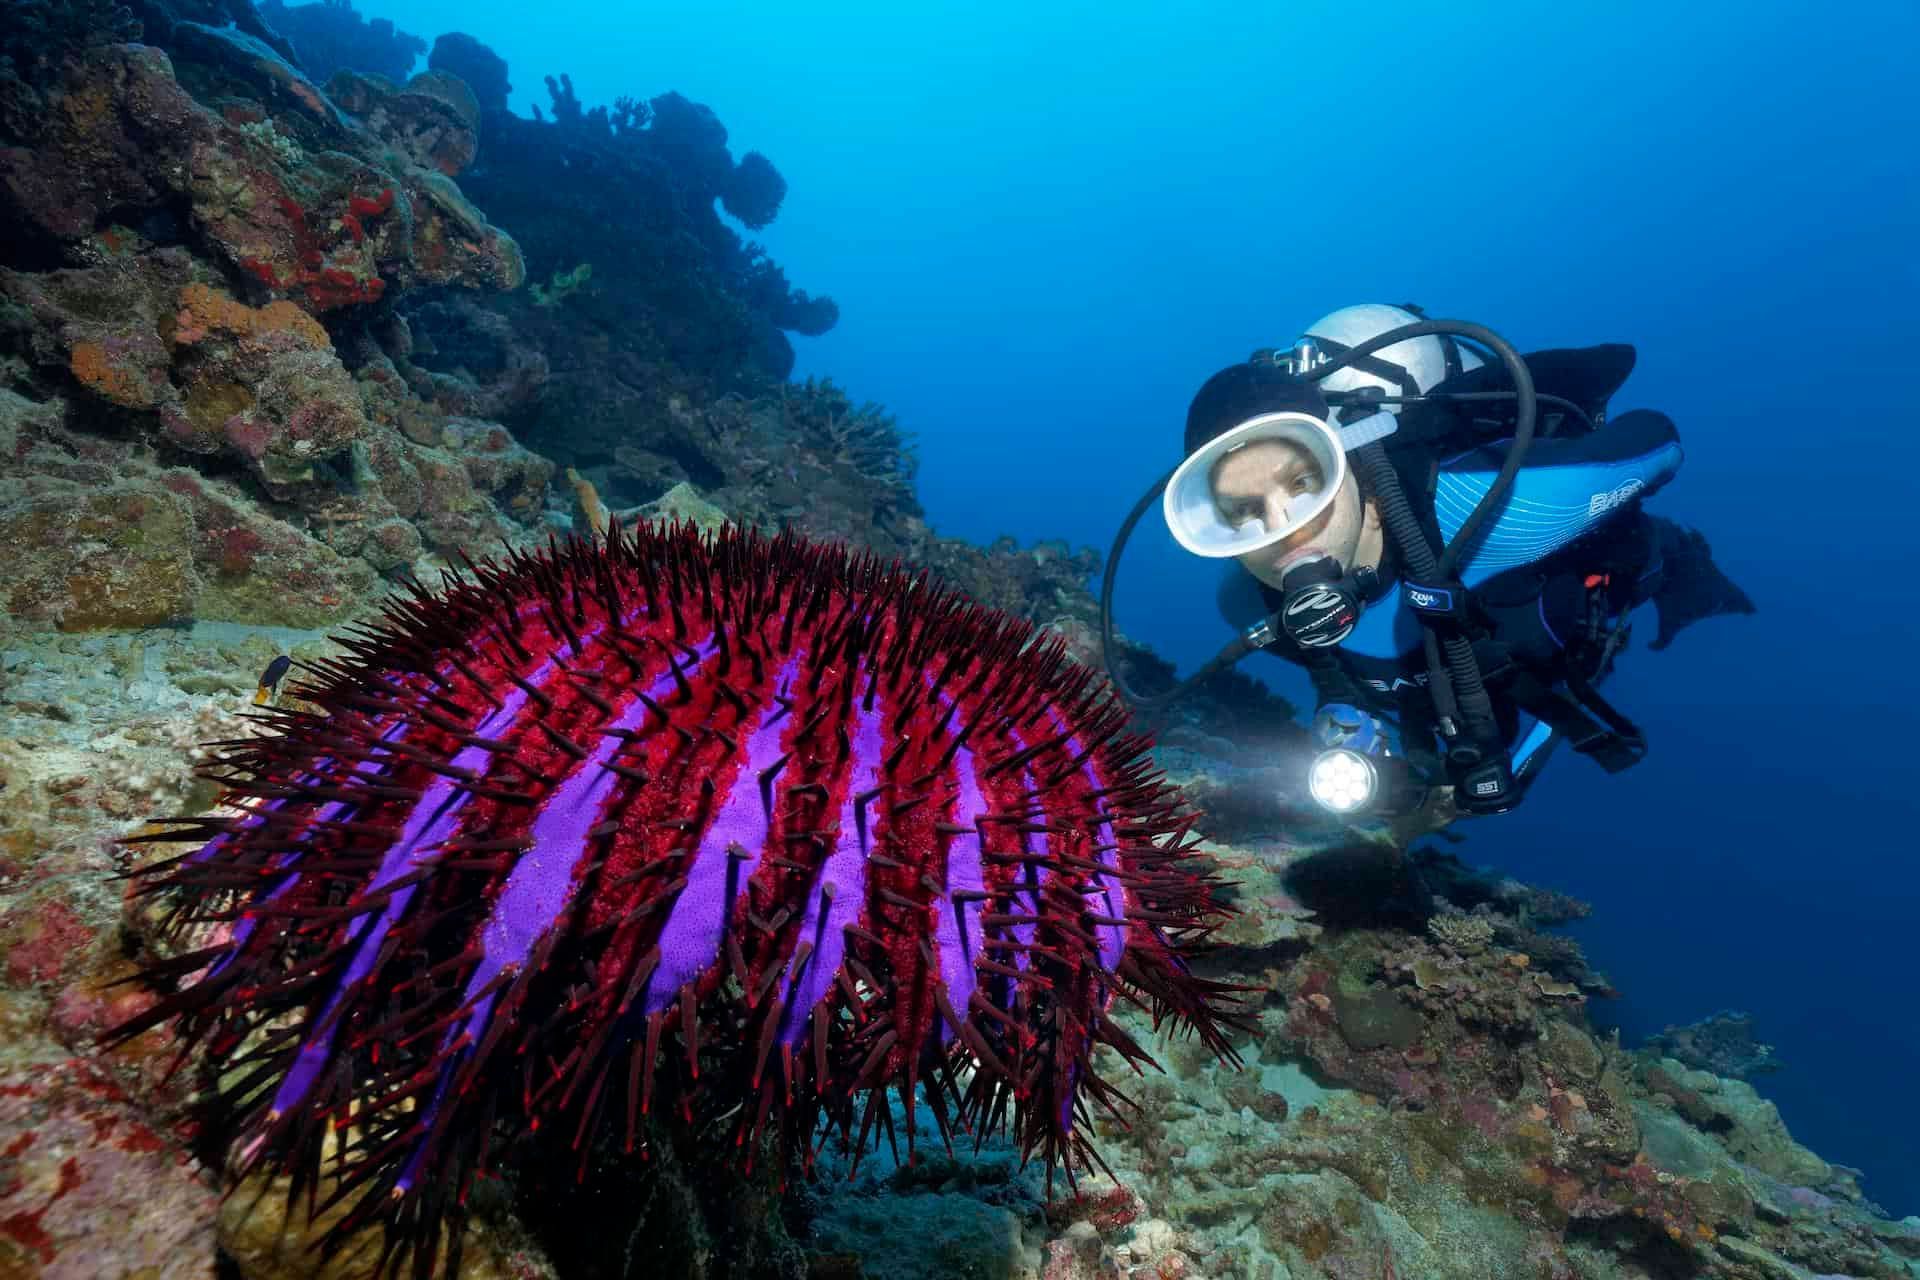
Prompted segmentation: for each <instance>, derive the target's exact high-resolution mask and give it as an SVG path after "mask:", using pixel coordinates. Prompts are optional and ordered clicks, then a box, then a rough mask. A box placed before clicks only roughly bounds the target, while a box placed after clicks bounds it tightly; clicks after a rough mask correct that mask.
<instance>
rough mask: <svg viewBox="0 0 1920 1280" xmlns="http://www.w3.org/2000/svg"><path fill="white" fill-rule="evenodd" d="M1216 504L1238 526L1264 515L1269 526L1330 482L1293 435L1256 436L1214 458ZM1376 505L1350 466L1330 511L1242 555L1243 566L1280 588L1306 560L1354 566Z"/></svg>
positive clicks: (1212, 477)
mask: <svg viewBox="0 0 1920 1280" xmlns="http://www.w3.org/2000/svg"><path fill="white" fill-rule="evenodd" d="M1209 478H1210V481H1211V483H1212V487H1213V503H1214V507H1215V508H1216V509H1217V510H1218V511H1219V513H1220V518H1221V519H1222V520H1224V521H1226V522H1227V523H1228V524H1231V525H1233V526H1235V527H1238V526H1240V525H1242V524H1245V523H1246V522H1247V521H1249V520H1253V519H1256V518H1257V519H1260V520H1263V521H1265V522H1266V524H1267V525H1268V527H1269V528H1271V527H1273V526H1274V525H1278V524H1284V523H1285V522H1286V518H1287V504H1288V503H1289V502H1290V501H1292V500H1294V499H1295V498H1298V497H1301V496H1304V495H1307V494H1312V493H1317V492H1318V491H1319V490H1320V488H1321V487H1322V486H1323V485H1324V484H1325V483H1326V477H1325V476H1323V475H1321V474H1320V467H1319V465H1318V464H1317V463H1315V462H1314V460H1313V455H1311V454H1310V453H1308V452H1307V451H1306V450H1305V449H1303V448H1301V447H1300V446H1299V445H1297V444H1295V443H1293V442H1292V441H1289V440H1256V441H1254V442H1253V443H1252V444H1249V445H1247V446H1246V447H1244V448H1240V449H1235V450H1234V451H1233V452H1232V453H1229V454H1228V455H1227V456H1226V457H1224V458H1222V459H1220V461H1219V462H1217V463H1215V464H1214V467H1213V473H1212V475H1211V476H1210V477H1209ZM1370 514H1371V507H1370V505H1369V504H1363V503H1362V502H1361V501H1360V486H1359V483H1358V482H1357V481H1356V480H1355V479H1354V478H1353V472H1352V471H1348V472H1347V473H1346V475H1345V477H1344V478H1342V480H1341V482H1340V490H1339V492H1338V493H1337V494H1335V495H1334V499H1333V501H1332V502H1331V503H1329V504H1328V505H1327V507H1326V509H1325V510H1324V511H1322V512H1321V513H1320V514H1319V515H1317V516H1315V517H1314V518H1313V519H1312V520H1311V521H1309V522H1308V523H1307V524H1306V525H1304V526H1303V527H1301V528H1300V529H1298V530H1295V531H1294V532H1293V533H1292V534H1291V535H1289V536H1288V537H1286V538H1283V539H1281V540H1280V541H1279V542H1276V543H1274V544H1273V545H1272V546H1268V547H1262V548H1260V550H1258V551H1250V552H1248V553H1247V554H1246V555H1244V556H1236V557H1234V558H1235V559H1237V560H1238V561H1239V562H1240V564H1241V566H1242V567H1243V568H1245V569H1246V570H1247V572H1249V573H1251V574H1252V575H1253V576H1254V577H1256V578H1258V579H1260V581H1262V582H1264V583H1266V584H1267V585H1268V586H1270V587H1273V588H1275V589H1276V590H1277V589H1278V588H1279V586H1280V580H1281V579H1282V578H1283V577H1285V576H1286V573H1287V571H1288V570H1289V569H1291V568H1293V567H1294V566H1295V565H1296V564H1299V563H1301V562H1302V561H1305V560H1311V559H1314V558H1315V557H1318V556H1331V557H1332V558H1333V559H1335V560H1337V561H1339V563H1340V567H1341V569H1342V570H1346V569H1350V568H1352V567H1353V565H1354V562H1355V559H1356V556H1357V555H1358V553H1359V550H1360V544H1361V541H1362V535H1363V534H1364V533H1365V532H1366V530H1367V528H1368V523H1369V516H1370Z"/></svg>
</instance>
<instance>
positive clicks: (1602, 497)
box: [1587, 479, 1647, 520]
mask: <svg viewBox="0 0 1920 1280" xmlns="http://www.w3.org/2000/svg"><path fill="white" fill-rule="evenodd" d="M1646 487H1647V486H1646V482H1645V481H1643V480H1638V479H1634V480H1629V481H1627V482H1626V483H1625V484H1623V485H1621V486H1620V487H1618V488H1617V489H1609V490H1608V491H1607V492H1605V493H1596V494H1594V495H1593V496H1592V497H1591V498H1588V499H1587V519H1589V520H1591V519H1593V518H1594V517H1595V516H1597V515H1602V514H1604V513H1605V512H1608V511H1611V510H1613V509H1614V508H1615V507H1617V506H1621V505H1622V504H1624V503H1627V502H1630V501H1632V499H1633V495H1634V494H1636V493H1638V492H1640V491H1641V490H1642V489H1644V488H1646Z"/></svg>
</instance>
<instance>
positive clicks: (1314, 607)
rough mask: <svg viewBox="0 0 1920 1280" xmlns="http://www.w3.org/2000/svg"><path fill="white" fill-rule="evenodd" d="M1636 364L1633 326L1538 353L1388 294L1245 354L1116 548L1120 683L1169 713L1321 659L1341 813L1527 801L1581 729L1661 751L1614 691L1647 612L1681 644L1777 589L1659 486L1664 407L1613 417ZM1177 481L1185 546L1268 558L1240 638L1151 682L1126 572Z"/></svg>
mask: <svg viewBox="0 0 1920 1280" xmlns="http://www.w3.org/2000/svg"><path fill="white" fill-rule="evenodd" d="M1633 363H1634V350H1633V348H1632V347H1630V346H1625V345H1619V344H1607V345H1601V346H1593V347H1585V348H1579V349H1573V350H1549V351H1539V352H1534V353H1531V354H1528V355H1526V356H1524V357H1522V356H1521V355H1520V354H1519V353H1518V352H1516V351H1515V350H1514V349H1513V348H1512V347H1511V346H1509V345H1508V344H1507V343H1506V342H1505V341H1504V340H1503V339H1501V338H1500V337H1499V336H1498V335H1497V334H1495V333H1494V332H1492V331H1491V330H1489V329H1486V328H1485V327H1483V326H1480V325H1475V324H1470V323H1467V322H1464V321H1453V320H1428V319H1425V318H1424V317H1423V315H1422V313H1421V312H1420V310H1419V308H1417V307H1414V306H1411V305H1405V306H1400V307H1392V306H1384V305H1378V304H1367V305H1362V306H1352V307H1345V308H1342V309H1341V310H1338V311H1335V312H1333V313H1332V314H1331V315H1328V316H1326V317H1324V318H1323V319H1321V320H1320V321H1318V322H1316V323H1315V324H1313V325H1311V326H1309V327H1308V329H1307V330H1306V332H1305V333H1304V334H1303V335H1302V336H1301V337H1300V338H1299V339H1298V341H1296V342H1295V343H1294V344H1293V345H1292V346H1291V347H1290V348H1288V349H1286V350H1265V351H1258V352H1255V353H1254V355H1253V357H1252V358H1251V359H1250V360H1248V361H1247V362H1245V363H1243V364H1237V365H1232V366H1229V367H1228V368H1225V369H1222V370H1220V371H1219V372H1218V373H1216V374H1214V375H1213V376H1212V377H1211V378H1209V379H1207V381H1206V383H1205V384H1204V385H1203V386H1202V387H1201V388H1200V390H1199V391H1198V393H1196V394H1195V396H1194V397H1193V402H1192V405H1191V406H1190V407H1189V409H1188V413H1187V423H1186V440H1185V452H1186V458H1185V460H1184V461H1183V462H1181V463H1180V464H1179V465H1178V466H1177V467H1175V468H1174V469H1173V470H1172V471H1170V472H1169V473H1168V474H1167V475H1166V476H1164V477H1162V478H1161V480H1160V481H1159V482H1157V483H1156V484H1155V486H1154V487H1153V488H1152V489H1150V490H1149V491H1148V493H1147V494H1146V495H1145V496H1144V497H1143V498H1142V499H1141V501H1140V502H1139V504H1137V505H1136V506H1135V508H1134V510H1133V512H1132V513H1131V514H1130V515H1129V517H1128V519H1127V521H1126V522H1125V523H1124V524H1123V525H1122V527H1121V530H1120V534H1119V536H1118V537H1117V539H1116V541H1115V545H1114V548H1113V552H1112V554H1111V555H1110V556H1109V557H1108V562H1107V571H1106V577H1105V580H1104V582H1103V583H1102V590H1101V612H1102V628H1103V638H1104V640H1105V642H1106V653H1107V654H1108V655H1109V656H1108V659H1107V665H1108V669H1109V673H1110V674H1111V675H1112V676H1113V678H1114V683H1115V685H1116V687H1117V688H1119V690H1120V691H1121V693H1122V695H1123V696H1125V697H1126V698H1127V699H1128V700H1129V701H1130V702H1132V703H1133V704H1134V705H1135V706H1136V707H1137V708H1138V709H1140V710H1143V711H1149V712H1151V711H1156V710H1159V709H1161V708H1163V707H1165V706H1166V705H1167V704H1169V703H1170V702H1172V701H1173V700H1174V699H1175V698H1178V697H1179V696H1181V695H1182V694H1183V693H1185V692H1186V691H1188V690H1190V689H1192V688H1193V687H1194V686H1196V685H1197V684H1199V683H1200V682H1201V681H1203V680H1205V679H1206V678H1207V677H1208V676H1210V675H1211V674H1213V672H1215V671H1217V670H1219V669H1221V668H1222V667H1225V666H1228V665H1231V664H1232V663H1234V662H1237V661H1238V660H1239V659H1240V658H1241V657H1244V656H1245V655H1246V654H1248V653H1251V652H1253V651H1254V650H1256V649H1266V650H1268V651H1269V652H1271V653H1273V654H1276V655H1278V656H1279V657H1282V658H1284V659H1286V660H1288V661H1291V662H1294V663H1297V664H1299V665H1301V666H1303V667H1305V668H1306V670H1307V672H1308V674H1309V676H1310V678H1311V679H1312V682H1313V686H1314V691H1315V695H1316V700H1317V704H1318V705H1317V710H1316V713H1315V716H1314V720H1313V727H1312V732H1313V735H1314V738H1315V739H1316V741H1317V744H1318V746H1319V752H1318V754H1317V755H1316V756H1315V757H1314V759H1313V762H1312V765H1311V767H1310V770H1309V775H1308V789H1309V792H1310V794H1312V796H1313V797H1314V799H1315V800H1316V801H1317V802H1318V803H1319V804H1321V805H1322V806H1323V807H1324V808H1326V809H1328V810H1330V811H1332V812H1334V813H1339V814H1380V815H1384V816H1392V815H1398V814H1406V813H1409V812H1412V811H1414V810H1416V809H1421V808H1423V807H1427V808H1431V807H1432V806H1433V805H1434V804H1435V802H1436V800H1439V801H1450V802H1451V805H1452V807H1453V808H1454V809H1455V810H1456V811H1458V812H1462V813H1468V814H1490V813H1501V812H1505V811H1506V810H1508V809H1511V808H1512V807H1513V806H1514V805H1515V804H1517V803H1518V802H1519V801H1520V799H1521V797H1522V796H1524V795H1525V793H1526V790H1527V788H1528V786H1529V784H1530V783H1531V782H1532V781H1533V780H1534V779H1536V778H1537V777H1538V776H1539V772H1540V769H1541V766H1542V765H1543V764H1544V763H1545V761H1546V760H1547V758H1548V756H1549V755H1550V754H1551V753H1552V752H1553V751H1554V749H1555V748H1556V747H1557V746H1558V745H1559V744H1560V743H1561V742H1563V741H1564V742H1566V743H1568V744H1569V745H1570V746H1571V747H1572V749H1573V750H1574V751H1576V752H1578V753H1579V754H1582V755H1585V756H1588V757H1589V758H1591V759H1592V760H1594V761H1595V762H1596V763H1598V764H1599V765H1600V766H1601V767H1602V768H1604V769H1606V770H1607V771H1609V772H1619V771H1621V770H1623V769H1627V768H1630V767H1631V766H1632V765H1634V764H1636V763H1638V762H1639V760H1640V759H1641V758H1642V756H1644V754H1645V753H1646V740H1645V738H1644V737H1643V736H1642V734H1641V732H1640V730H1639V729H1638V728H1637V727H1636V726H1635V725H1634V723H1633V722H1632V721H1631V720H1629V719H1628V718H1627V717H1626V716H1624V715H1622V714H1621V713H1620V712H1619V711H1618V710H1617V709H1615V708H1614V707H1613V706H1612V705H1611V704H1610V703H1608V702H1607V701H1606V700H1605V699H1604V698H1603V697H1601V695H1600V693H1599V691H1598V688H1597V686H1598V685H1599V684H1600V683H1601V682H1602V680H1603V679H1604V678H1605V677H1606V675H1607V674H1608V673H1609V672H1610V671H1611V670H1612V668H1613V664H1614V661H1615V659H1616V658H1617V657H1618V655H1619V654H1620V652H1621V650H1622V649H1623V648H1624V647H1625V645H1626V643H1627V638H1628V635H1629V632H1630V629H1631V615H1632V614H1633V613H1634V611H1635V610H1636V609H1638V608H1639V607H1640V606H1642V605H1643V604H1647V603H1649V602H1651V603H1652V605H1653V606H1654V608H1655V610H1656V611H1657V614H1658V633H1657V636H1656V638H1655V639H1654V641H1653V643H1652V648H1654V649H1662V648H1665V647H1666V646H1667V645H1668V644H1669V643H1671V641H1672V639H1673V637H1674V635H1675V634H1677V633H1678V632H1679V631H1680V630H1681V629H1682V628H1684V627H1686V626H1688V625H1690V624H1691V623H1693V622H1696V621H1699V620H1700V619H1702V618H1707V617H1712V616H1715V615H1719V614H1731V613H1752V612H1753V611H1754V606H1753V603H1752V601H1751V600H1749V599H1748V598H1747V596H1746V595H1745V593H1743V592H1742V591H1741V590H1740V589H1739V588H1738V587H1737V586H1735V585H1734V584H1733V583H1732V582H1730V581H1729V580H1728V579H1727V578H1726V577H1725V575H1723V574H1722V573H1721V572H1720V571H1719V569H1718V568H1716V567H1715V565H1714V564H1713V560H1712V556H1711V553H1710V550H1709V548H1708V545H1707V542H1706V540H1705V539H1704V538H1703V537H1701V536H1700V535H1699V534H1698V533H1696V532H1693V531H1691V530H1689V529H1686V528H1684V527H1682V526H1680V525H1678V524H1676V523H1674V522H1673V521H1671V520H1667V519H1664V518H1662V517H1659V516H1655V515H1651V514H1649V513H1648V512H1646V511H1645V510H1644V509H1643V508H1642V503H1643V502H1644V500H1645V499H1646V498H1648V497H1650V496H1651V495H1652V494H1654V493H1656V492H1657V491H1658V490H1659V489H1660V488H1661V487H1662V486H1664V485H1665V484H1666V483H1667V482H1668V481H1669V480H1671V479H1672V478H1673V476H1674V474H1675V473H1676V472H1677V471H1678V470H1679V468H1680V463H1681V459H1682V454H1681V449H1680V443H1679V436H1678V433H1677V432H1676V430H1675V428H1674V425H1673V423H1672V421H1671V420H1670V419H1668V418H1667V417H1666V416H1665V415H1664V414H1661V413H1657V412H1654V411H1651V410H1646V409H1635V410H1632V411H1629V412H1625V413H1621V414H1619V415H1618V416H1616V417H1612V418H1609V416H1608V413H1607V404H1608V401H1609V399H1610V398H1611V397H1612V396H1613V394H1614V392H1615V391H1617V390H1618V389H1619V387H1620V385H1621V383H1623V382H1624V381H1625V380H1626V378H1627V375H1628V374H1629V373H1630V372H1631V371H1632V368H1633ZM1156 496H1158V497H1159V498H1160V505H1161V509H1162V513H1163V515H1164V517H1165V519H1166V522H1167V526H1168V528H1169V530H1170V531H1171V532H1172V534H1173V536H1174V539H1175V540H1176V541H1177V542H1178V543H1179V544H1180V545H1181V546H1182V547H1183V548H1184V549H1186V550H1187V551H1189V552H1191V553H1193V554H1195V555H1198V556H1202V557H1205V558H1209V559H1217V560H1225V559H1232V560H1235V561H1237V562H1238V564H1239V566H1240V568H1241V569H1242V570H1244V572H1243V573H1239V574H1236V575H1234V578H1233V580H1232V581H1230V582H1228V583H1227V584H1226V586H1225V587H1224V588H1223V589H1222V591H1221V593H1220V604H1221V609H1222V612H1223V614H1224V615H1225V616H1226V617H1227V618H1228V620H1229V621H1231V622H1233V623H1234V624H1235V625H1236V627H1237V628H1239V632H1240V634H1239V636H1238V638H1237V639H1236V640H1235V641H1234V642H1233V643H1232V644H1229V645H1228V646H1227V647H1226V648H1225V649H1223V650H1222V651H1221V653H1220V654H1219V655H1218V656H1217V657H1215V658H1214V659H1213V660H1212V661H1211V662H1209V663H1208V664H1207V665H1206V666H1205V667H1204V668H1202V669H1201V671H1199V672H1198V673H1196V674H1195V675H1194V676H1191V677H1189V678H1188V679H1187V680H1185V681H1183V682H1182V683H1181V684H1179V685H1178V686H1176V687H1175V688H1174V689H1173V690H1171V691H1169V692H1167V693H1164V694H1160V695H1158V696H1155V697H1143V696H1141V695H1140V694H1138V693H1137V692H1135V691H1133V690H1131V689H1129V688H1128V686H1127V685H1126V684H1125V682H1124V681H1123V680H1122V679H1121V678H1120V675H1119V672H1118V671H1117V670H1115V668H1114V659H1113V656H1112V655H1113V654H1114V653H1115V647H1114V644H1113V638H1112V599H1113V580H1114V573H1115V569H1116V567H1117V563H1118V560H1119V558H1120V554H1121V552H1122V550H1123V549H1124V547H1125V543H1126V539H1127V537H1128V536H1129V535H1130V534H1131V532H1132V530H1133V527H1134V525H1135V524H1136V523H1137V522H1138V521H1139V519H1140V518H1141V516H1142V515H1143V514H1144V513H1145V511H1146V510H1147V508H1148V507H1149V506H1150V505H1151V504H1152V502H1153V500H1154V498H1155V497H1156Z"/></svg>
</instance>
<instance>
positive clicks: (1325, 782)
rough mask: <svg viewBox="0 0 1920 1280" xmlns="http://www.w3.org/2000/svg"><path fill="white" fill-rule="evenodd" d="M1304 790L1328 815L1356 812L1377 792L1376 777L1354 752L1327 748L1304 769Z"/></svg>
mask: <svg viewBox="0 0 1920 1280" xmlns="http://www.w3.org/2000/svg"><path fill="white" fill-rule="evenodd" d="M1307 791H1308V793H1309V794H1310V795H1312V796H1313V800H1314V803H1315V804H1317V805H1319V806H1320V807H1321V808H1322V809H1325V810H1326V811H1327V812H1329V813H1340V814H1347V813H1359V812H1360V811H1361V810H1363V809H1367V808H1370V807H1371V806H1372V804H1373V801H1374V798H1375V797H1376V796H1378V795H1379V793H1380V775H1379V773H1378V772H1376V771H1375V770H1374V767H1373V762H1372V761H1371V760H1369V759H1367V757H1365V756H1363V755H1361V754H1360V753H1359V752H1358V751H1351V750H1349V749H1347V748H1346V747H1329V748H1328V749H1327V750H1325V751H1322V752H1321V753H1320V754H1319V755H1317V756H1315V757H1314V758H1313V764H1312V765H1311V766H1310V767H1309V768H1308V769H1307Z"/></svg>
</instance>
